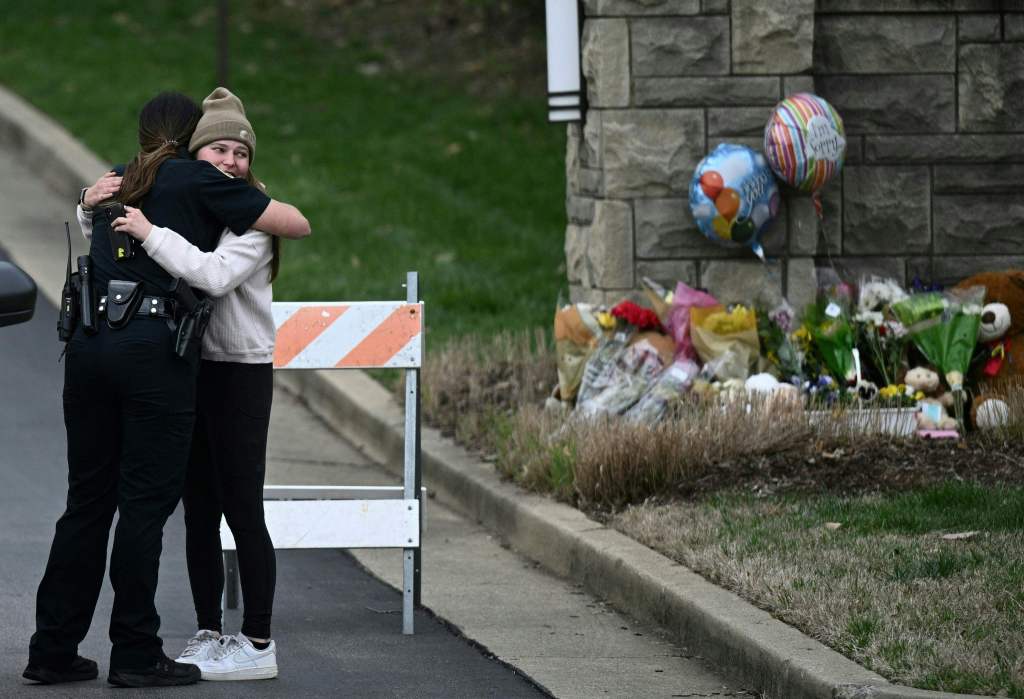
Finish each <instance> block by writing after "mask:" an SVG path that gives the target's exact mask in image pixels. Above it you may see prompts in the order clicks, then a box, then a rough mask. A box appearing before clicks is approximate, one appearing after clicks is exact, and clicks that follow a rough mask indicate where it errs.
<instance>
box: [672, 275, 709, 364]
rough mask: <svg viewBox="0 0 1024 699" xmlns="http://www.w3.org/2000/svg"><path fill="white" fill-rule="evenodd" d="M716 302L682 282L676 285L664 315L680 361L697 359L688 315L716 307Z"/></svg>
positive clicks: (704, 293) (706, 294)
mask: <svg viewBox="0 0 1024 699" xmlns="http://www.w3.org/2000/svg"><path fill="white" fill-rule="evenodd" d="M717 305H718V301H716V300H715V297H714V296H712V295H711V294H708V293H706V292H703V291H699V290H697V289H693V288H691V287H689V286H687V285H686V284H684V283H683V282H678V283H677V284H676V289H675V292H673V294H672V302H671V305H670V306H669V308H668V310H667V311H666V314H665V328H666V329H667V331H668V334H669V335H670V336H671V337H672V339H673V340H675V343H676V357H678V358H680V359H690V360H696V359H697V350H696V349H694V347H693V341H692V340H691V339H690V325H691V320H690V314H691V311H692V310H693V309H694V308H706V307H708V306H717Z"/></svg>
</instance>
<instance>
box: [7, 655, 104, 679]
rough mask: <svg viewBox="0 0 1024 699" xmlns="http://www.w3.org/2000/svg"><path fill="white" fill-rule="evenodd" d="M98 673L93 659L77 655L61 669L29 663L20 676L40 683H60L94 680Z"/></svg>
mask: <svg viewBox="0 0 1024 699" xmlns="http://www.w3.org/2000/svg"><path fill="white" fill-rule="evenodd" d="M99 674H100V673H99V669H98V668H97V667H96V661H95V660H89V659H88V658H83V657H82V656H80V655H79V656H76V657H75V659H74V660H73V661H71V665H70V666H69V667H66V668H63V669H57V668H52V667H44V666H42V665H33V664H32V663H29V664H28V667H27V668H25V672H23V673H21V676H22V677H24V678H25V679H26V680H32V681H33V682H39V683H41V684H60V683H62V682H81V681H83V680H94V679H96V678H97V677H98V676H99Z"/></svg>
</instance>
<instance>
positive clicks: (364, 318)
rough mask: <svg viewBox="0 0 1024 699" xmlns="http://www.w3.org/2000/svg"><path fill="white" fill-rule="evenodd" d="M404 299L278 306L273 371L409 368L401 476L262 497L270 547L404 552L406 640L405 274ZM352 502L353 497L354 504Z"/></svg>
mask: <svg viewBox="0 0 1024 699" xmlns="http://www.w3.org/2000/svg"><path fill="white" fill-rule="evenodd" d="M406 291H407V295H406V300H405V301H361V302H352V303H345V302H327V303H316V302H297V303H289V302H275V303H274V304H273V313H274V325H275V326H276V327H277V341H276V347H275V350H274V368H275V369H405V458H404V461H405V468H404V478H403V481H404V482H403V484H402V485H401V486H394V487H348V486H323V485H318V486H302V485H298V486H279V485H266V486H264V489H263V497H264V504H263V505H264V512H265V514H266V521H267V529H268V530H269V532H270V538H271V540H272V541H273V543H274V548H275V549H312V548H332V549H337V548H400V549H402V550H403V566H404V571H403V585H402V632H403V633H405V634H411V633H412V632H413V609H414V607H415V606H416V605H419V602H420V570H421V564H420V551H421V549H420V534H421V532H422V529H423V517H422V512H423V510H422V495H423V488H422V484H421V475H420V413H419V407H420V391H419V377H420V367H421V366H422V365H423V303H422V302H421V301H420V300H419V293H418V277H417V273H416V272H409V273H408V275H407V279H406ZM353 498H355V499H353ZM220 532H221V534H220V537H221V547H222V548H223V549H224V559H225V568H226V573H227V574H226V580H225V583H226V585H225V602H226V606H227V607H228V608H230V609H234V608H236V607H237V606H238V561H237V550H236V547H235V540H234V537H233V536H232V534H231V529H230V528H229V527H228V526H227V523H226V521H225V520H222V521H221V528H220Z"/></svg>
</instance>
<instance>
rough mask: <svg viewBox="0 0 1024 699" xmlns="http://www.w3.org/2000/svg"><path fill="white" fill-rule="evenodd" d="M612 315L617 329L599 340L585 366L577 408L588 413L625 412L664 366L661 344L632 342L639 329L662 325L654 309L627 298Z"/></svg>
mask: <svg viewBox="0 0 1024 699" xmlns="http://www.w3.org/2000/svg"><path fill="white" fill-rule="evenodd" d="M608 316H609V318H611V319H613V320H614V322H615V330H614V332H613V334H612V336H611V337H609V338H606V339H604V340H603V341H601V342H600V343H599V344H598V346H597V349H595V350H594V353H593V354H592V355H591V356H590V359H589V360H587V364H586V367H585V368H584V370H583V379H582V381H581V383H580V390H579V393H578V395H577V399H576V409H577V411H579V412H580V413H582V414H584V415H592V414H596V413H611V414H614V415H617V414H621V413H623V412H625V411H626V410H627V409H628V408H629V407H630V406H631V405H633V404H634V403H635V402H636V401H637V400H638V399H639V398H640V396H641V395H642V394H643V393H644V391H646V390H647V387H648V386H649V385H650V383H651V381H652V380H653V379H654V377H655V376H657V375H658V374H659V373H660V372H661V370H662V367H663V366H664V362H663V360H662V358H661V355H660V354H659V352H658V348H657V347H655V346H654V345H653V344H652V343H651V342H650V341H649V340H646V339H639V341H637V342H634V343H630V340H631V338H633V337H634V336H635V335H636V333H637V332H638V331H640V332H641V333H643V332H648V331H652V330H654V329H658V328H660V327H661V322H660V321H659V320H658V316H657V315H656V314H655V313H654V311H651V310H650V309H648V308H643V307H642V306H638V305H637V304H635V303H633V302H632V301H623V302H622V303H620V304H618V305H617V306H615V307H614V308H613V309H612V310H611V313H610V314H608ZM604 321H605V323H607V322H608V318H605V319H604Z"/></svg>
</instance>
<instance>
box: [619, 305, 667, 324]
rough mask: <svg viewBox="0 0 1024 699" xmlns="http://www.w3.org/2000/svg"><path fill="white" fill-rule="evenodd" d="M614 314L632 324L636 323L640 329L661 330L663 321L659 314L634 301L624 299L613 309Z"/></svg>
mask: <svg viewBox="0 0 1024 699" xmlns="http://www.w3.org/2000/svg"><path fill="white" fill-rule="evenodd" d="M612 315H613V316H615V317H616V318H622V319H623V320H624V321H626V322H627V323H629V324H630V325H635V326H636V327H637V329H639V330H658V331H660V330H661V321H659V320H658V315H657V314H656V313H655V312H654V311H652V310H651V309H649V308H644V307H643V306H638V305H637V304H635V303H633V302H632V301H623V302H622V303H620V304H619V305H618V306H616V307H615V308H613V309H612Z"/></svg>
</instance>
